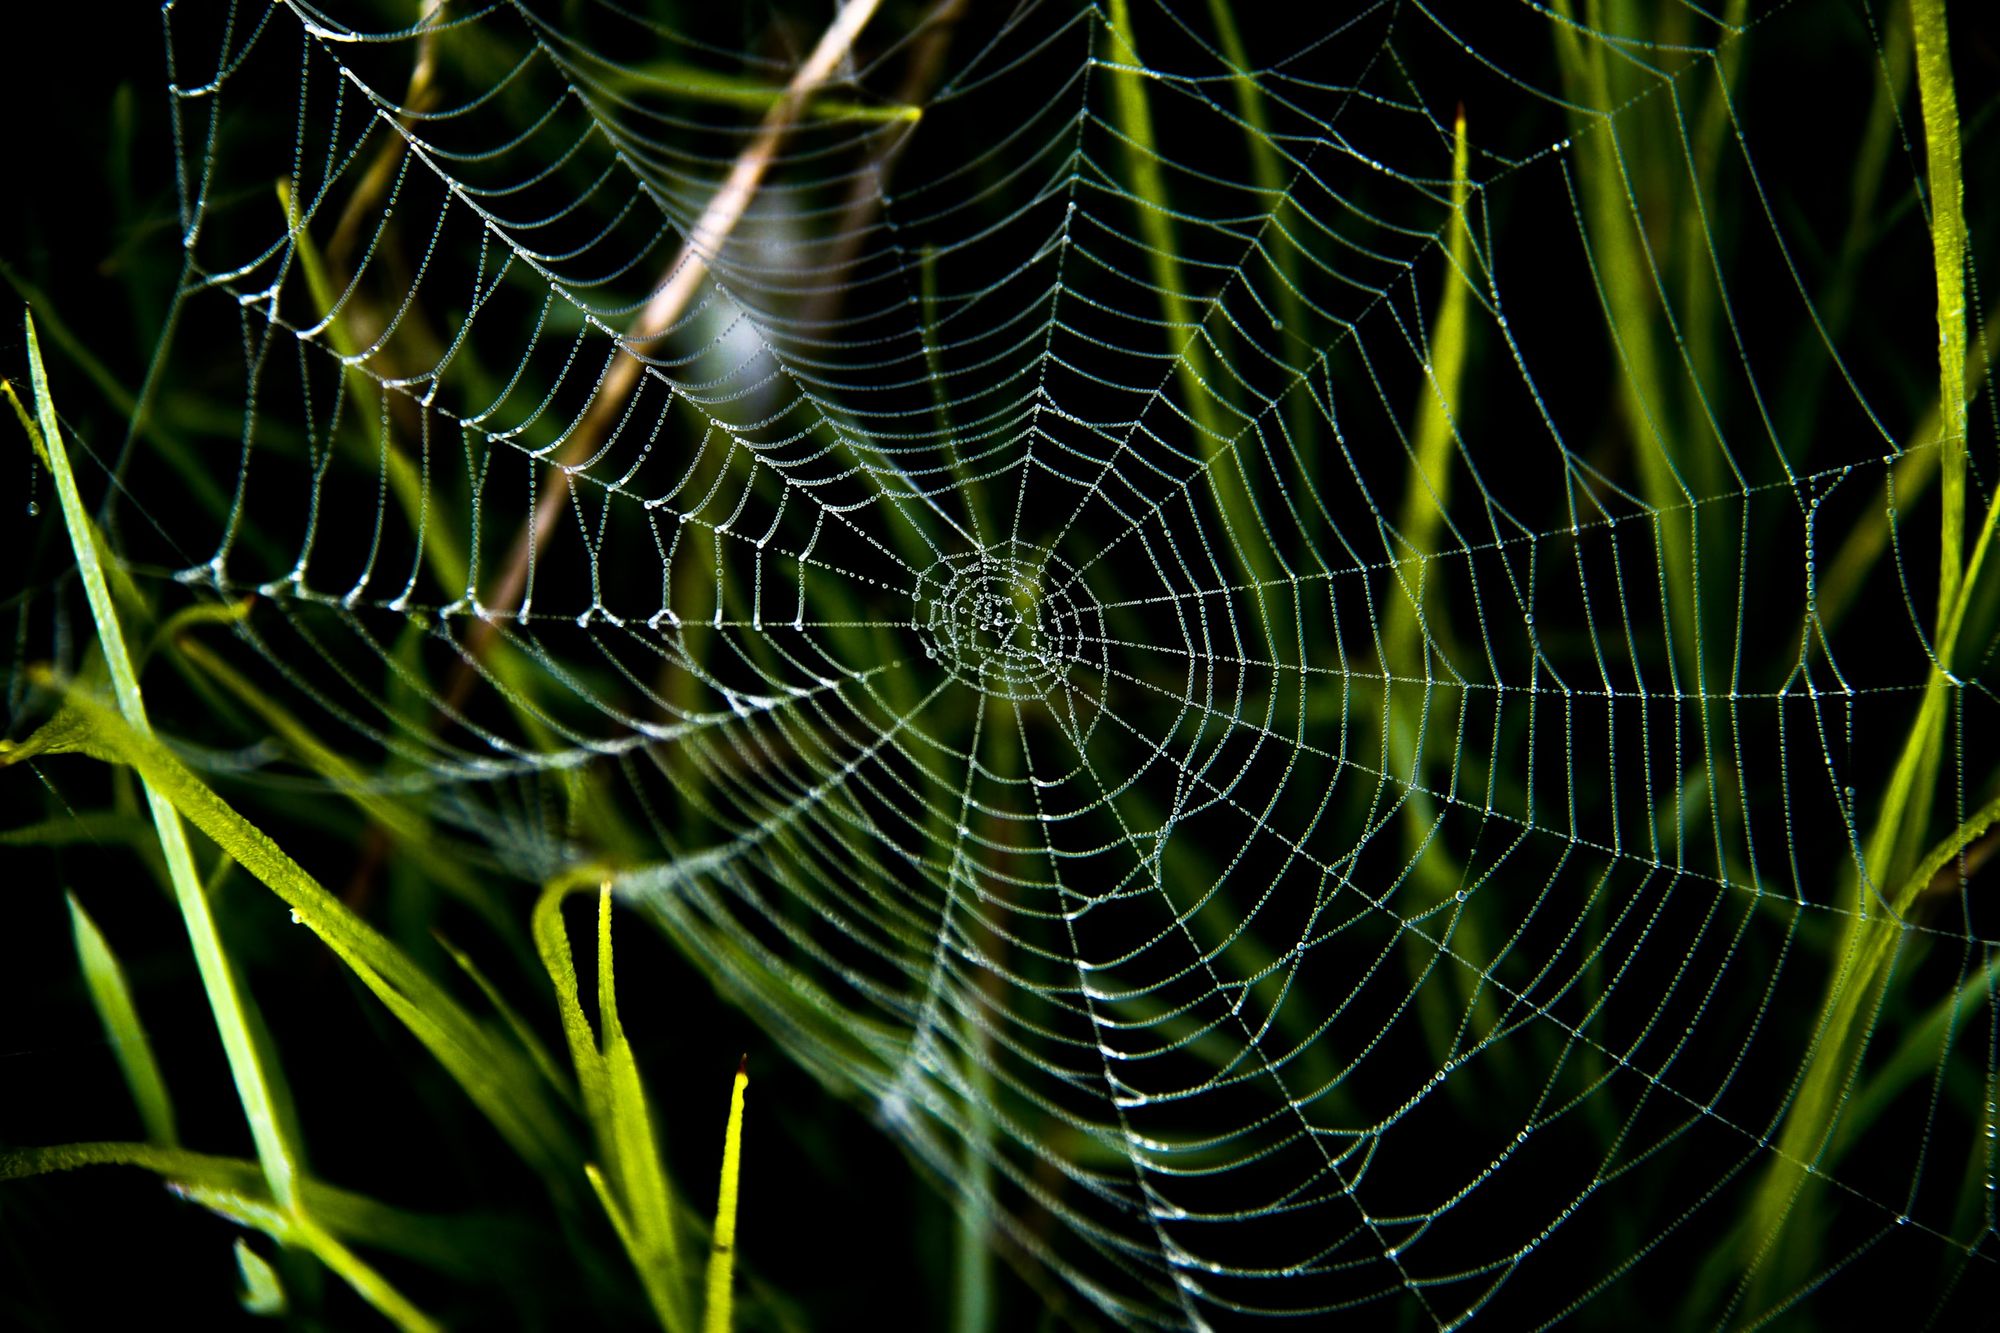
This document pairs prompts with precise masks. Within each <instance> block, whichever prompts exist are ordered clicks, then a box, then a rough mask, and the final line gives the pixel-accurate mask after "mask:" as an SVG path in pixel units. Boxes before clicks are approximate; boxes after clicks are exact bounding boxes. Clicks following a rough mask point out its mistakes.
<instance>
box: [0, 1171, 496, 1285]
mask: <svg viewBox="0 0 2000 1333" xmlns="http://www.w3.org/2000/svg"><path fill="white" fill-rule="evenodd" d="M94 1167H132V1168H136V1169H138V1170H142V1171H150V1172H152V1173H153V1174H155V1175H157V1176H159V1177H161V1178H162V1179H163V1180H166V1181H167V1182H169V1183H170V1184H174V1185H177V1186H179V1187H181V1188H182V1189H183V1190H186V1189H190V1188H198V1189H202V1190H206V1191H209V1192H210V1193H212V1194H213V1195H216V1196H218V1197H221V1196H227V1197H231V1198H236V1199H241V1200H243V1201H245V1202H246V1203H249V1204H254V1205H257V1206H259V1207H263V1208H266V1209H269V1208H271V1207H272V1204H271V1198H270V1194H269V1192H268V1189H267V1187H266V1185H265V1183H264V1178H263V1172H262V1170H261V1169H260V1168H259V1166H258V1165H257V1163H255V1162H252V1161H248V1160H246V1159H244V1158H241V1157H218V1156H213V1155H211V1154H208V1153H197V1152H189V1151H187V1150H186V1149H184V1148H166V1147H162V1146H160V1145H159V1144H154V1143H119V1142H97V1143H63V1144H55V1145H52V1146H49V1147H41V1148H14V1149H7V1150H4V1151H0V1182H4V1181H11V1180H26V1179H30V1178H33V1177H37V1176H47V1175H54V1174H58V1173H61V1172H67V1171H80V1170H88V1169H91V1168H94ZM299 1195H300V1197H301V1198H302V1199H303V1200H304V1201H305V1207H306V1210H307V1211H308V1212H309V1213H310V1214H311V1215H312V1216H313V1217H314V1218H315V1219H316V1220H317V1222H318V1224H319V1225H320V1226H321V1227H322V1228H324V1229H325V1230H327V1231H329V1232H331V1233H332V1234H334V1235H336V1236H338V1237H340V1238H341V1239H342V1240H344V1241H347V1242H351V1243H354V1244H358V1245H367V1246H369V1247H371V1248H373V1249H378V1250H381V1251H384V1252H385V1253H389V1254H394V1255H399V1256H401V1257H403V1258H405V1259H410V1260H413V1261H415V1262H416V1263H419V1264H423V1265H424V1266H426V1267H428V1268H432V1269H435V1270H437V1271H438V1272H441V1273H445V1274H449V1275H451V1276H455V1277H463V1278H468V1279H481V1280H484V1279H489V1278H490V1277H491V1276H492V1275H493V1273H494V1271H495V1269H496V1267H497V1266H498V1261H497V1260H496V1259H495V1251H496V1246H498V1247H500V1248H501V1249H504V1248H505V1247H506V1246H508V1245H510V1244H512V1243H513V1241H514V1239H515V1238H514V1237H512V1236H510V1235H507V1234H504V1233H503V1232H502V1231H500V1230H499V1229H496V1228H495V1227H494V1226H493V1225H492V1223H491V1221H490V1220H489V1219H486V1218H483V1217H479V1216H473V1215H462V1216H451V1215H439V1214H431V1213H416V1212H410V1211H408V1210H405V1209H402V1208H397V1207H395V1206H393V1205H390V1204H386V1203H383V1202H382V1201H380V1200H379V1199H375V1198H372V1197H370V1196H368V1195H366V1194H360V1193H356V1192H355V1191H353V1190H347V1189H342V1188H340V1187H339V1186H337V1185H329V1184H326V1183H325V1182H323V1181H320V1180H317V1179H314V1178H313V1177H311V1176H304V1175H302V1176H300V1177H299Z"/></svg>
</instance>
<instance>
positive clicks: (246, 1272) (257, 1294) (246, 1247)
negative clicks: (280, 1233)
mask: <svg viewBox="0 0 2000 1333" xmlns="http://www.w3.org/2000/svg"><path fill="white" fill-rule="evenodd" d="M236 1271H237V1273H239V1274H240V1275H241V1276H242V1278H243V1290H242V1291H241V1292H239V1293H237V1297H236V1299H237V1300H238V1302H240V1303H241V1304H242V1306H243V1308H244V1310H245V1311H246V1312H248V1313H250V1314H254V1315H261V1316H263V1317H264V1318H267V1319H269V1318H275V1317H277V1316H279V1315H282V1314H284V1313H285V1286H284V1284H283V1283H282V1282H280V1281H278V1270H277V1269H275V1268H273V1267H271V1265H270V1262H269V1261H268V1260H266V1259H265V1258H264V1256H263V1255H261V1254H259V1253H257V1251H255V1250H253V1249H251V1248H250V1242H249V1241H247V1240H245V1239H243V1237H241V1236H238V1237H237V1238H236Z"/></svg>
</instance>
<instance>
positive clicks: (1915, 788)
mask: <svg viewBox="0 0 2000 1333" xmlns="http://www.w3.org/2000/svg"><path fill="white" fill-rule="evenodd" d="M1910 14H1911V21H1912V23H1913V25H1914V28H1915V34H1916V48H1917V82H1918V88H1919V93H1920V96H1921V100H1922V103H1923V115H1924V137H1925V140H1926V149H1927V166H1928V170H1929V176H1930V194H1931V245H1932V256H1933V261H1934V267H1935V270H1936V280H1937V292H1938V306H1937V319H1938V383H1939V395H1938V406H1939V413H1938V427H1939V429H1938V446H1939V448H1938V472H1939V479H1940V490H1941V492H1942V495H1941V500H1942V503H1943V509H1944V515H1943V526H1942V531H1941V535H1940V553H1939V560H1940V565H1939V606H1938V631H1937V642H1936V646H1935V657H1934V662H1933V666H1932V669H1931V674H1930V680H1929V682H1928V683H1927V685H1926V688H1925V690H1924V695H1923V700H1922V703H1921V704H1920V705H1919V707H1918V711H1917V717H1916V720H1915V722H1914V723H1913V724H1912V726H1911V728H1910V732H1909V735H1908V737H1907V738H1906V739H1905V741H1904V745H1903V751H1902V754H1901V755H1900V756H1899V757H1898V760H1897V763H1896V766H1895V768H1894V769H1893V770H1892V773H1891V777H1890V780H1889V783H1888V785H1887V788H1886V789H1885V791H1884V794H1883V797H1882V804H1881V807H1880V809H1879V811H1878V812H1877V815H1876V820H1875V824H1874V827H1873V829H1872V831H1871V834H1870V836H1869V838H1868V841H1867V843H1866V845H1865V849H1864V857H1863V870H1864V871H1865V873H1866V875H1867V878H1868V882H1867V883H1862V884H1858V885H1857V886H1856V890H1855V896H1854V903H1855V915H1854V916H1852V917H1850V918H1849V924H1848V928H1847V931H1846V935H1845V939H1844V940H1843V941H1842V945H1841V947H1840V948H1839V949H1838V950H1837V952H1836V954H1835V956H1836V958H1837V959H1838V960H1839V961H1838V963H1837V964H1836V966H1835V969H1834V973H1833V976H1832V977H1831V978H1830V980H1829V982H1828V990H1827V997H1826V1000H1825V1002H1824V1007H1823V1009H1822V1019H1821V1023H1820V1029H1819V1035H1818V1038H1817V1040H1816V1041H1815V1044H1814V1047H1813V1050H1812V1052H1811V1054H1810V1055H1809V1056H1808V1060H1807V1065H1806V1068H1805V1070H1804V1071H1803V1073H1802V1074H1801V1077H1800V1082H1799V1091H1798V1094H1797V1096H1796V1097H1795V1098H1794V1100H1793V1102H1792V1105H1791V1107H1790V1109H1789V1111H1788V1112H1787V1114H1786V1116H1785V1123H1784V1128H1783V1131H1782V1133H1781V1135H1780V1137H1779V1143H1778V1148H1779V1152H1778V1157H1777V1159H1776V1160H1775V1161H1774V1162H1773V1164H1772V1167H1771V1169H1770V1171H1769V1173H1768V1174H1767V1175H1766V1177H1765V1179H1764V1183H1763V1185H1762V1187H1761V1188H1760V1190H1759V1192H1758V1194H1757V1196H1756V1199H1755V1201H1754V1203H1753V1207H1752V1213H1751V1219H1750V1229H1749V1231H1748V1232H1747V1234H1746V1240H1747V1242H1748V1245H1749V1247H1750V1248H1749V1251H1748V1253H1747V1254H1746V1256H1745V1257H1746V1259H1747V1261H1748V1265H1749V1267H1750V1269H1751V1270H1752V1272H1753V1273H1755V1272H1757V1270H1759V1269H1760V1268H1762V1267H1763V1265H1764V1263H1765V1260H1766V1256H1767V1255H1770V1254H1772V1253H1774V1252H1775V1253H1776V1254H1777V1256H1778V1263H1779V1264H1780V1265H1781V1266H1782V1265H1783V1264H1784V1263H1785V1259H1786V1255H1787V1250H1786V1249H1785V1247H1784V1246H1783V1244H1782V1242H1783V1239H1784V1233H1785V1231H1786V1229H1787V1227H1788V1226H1793V1229H1795V1230H1804V1229H1809V1228H1810V1223H1811V1210H1810V1209H1804V1210H1795V1205H1796V1204H1797V1202H1798V1200H1799V1198H1800V1197H1801V1195H1802V1193H1803V1192H1804V1191H1805V1189H1806V1186H1807V1178H1806V1170H1805V1164H1806V1163H1810V1162H1815V1161H1817V1160H1818V1159H1819V1157H1820V1155H1821V1154H1822V1153H1823V1152H1824V1151H1825V1150H1826V1147H1827V1145H1828V1144H1829V1142H1830V1141H1831V1139H1832V1137H1833V1135H1834V1133H1835V1131H1836V1129H1837V1127H1838V1123H1839V1116H1840V1113H1841V1110H1842V1108H1843V1106H1844V1105H1845V1102H1846V1090H1847V1089H1848V1087H1849V1086H1850V1084H1851V1083H1852V1080H1853V1079H1854V1078H1855V1077H1856V1075H1857V1073H1858V1067H1859V1062H1860V1060H1861V1058H1862V1056H1863V1055H1864V1054H1865V1053H1866V1046H1867V1035H1868V1028H1869V1026H1870V1025H1868V1024H1864V1023H1863V1016H1864V1013H1872V1012H1873V1010H1874V1008H1875V1007H1877V1006H1878V1005H1879V1004H1880V1001H1881V992H1882V988H1883V987H1885V986H1886V985H1887V984H1888V980H1889V978H1888V977H1887V976H1885V975H1884V969H1885V968H1887V967H1889V966H1890V963H1891V959H1892V958H1893V957H1894V956H1895V954H1896V952H1897V949H1898V947H1899V946H1900V944H1901V943H1902V934H1903V932H1902V930H1901V929H1900V923H1901V919H1902V917H1903V916H1904V914H1905V913H1907V912H1908V910H1909V909H1910V907H1911V905H1912V904H1913V903H1914V901H1915V899H1916V896H1917V895H1918V894H1919V893H1921V892H1923V890H1924V889H1925V888H1926V887H1927V886H1928V884H1929V882H1930V880H1931V878H1932V877H1933V876H1934V875H1935V874H1936V873H1937V872H1938V871H1939V870H1940V869H1942V868H1943V866H1944V865H1945V863H1946V862H1948V861H1949V860H1950V858H1951V857H1953V856H1956V855H1957V854H1958V850H1959V848H1961V847H1963V846H1964V845H1965V843H1966V842H1969V841H1970V840H1971V839H1972V838H1973V837H1976V836H1977V832H1970V833H1968V832H1967V830H1968V829H1972V828H1973V827H1974V825H1977V826H1978V828H1979V829H1981V830H1983V829H1984V828H1985V827H1986V824H1990V823H1991V822H1992V818H1993V815H1992V813H1991V812H1992V809H1993V807H1990V806H1989V807H1988V808H1987V810H1984V811H1981V812H1980V814H1979V815H1978V816H1975V818H1974V819H1973V820H1972V821H1968V823H1967V824H1965V825H1963V826H1961V828H1960V830H1959V834H1955V835H1954V839H1956V838H1958V837H1959V835H1963V841H1956V842H1954V839H1947V840H1946V843H1945V844H1943V845H1942V846H1941V847H1940V848H1939V849H1937V850H1934V851H1933V852H1932V853H1931V855H1930V856H1928V857H1925V858H1923V859H1922V860H1921V861H1919V860H1918V859H1917V849H1918V848H1919V847H1921V846H1922V845H1923V841H1922V840H1923V838H1924V836H1925V833H1926V831H1927V829H1928V827H1929V824H1930V817H1931V806H1932V801H1933V798H1934V794H1935V790H1936V786H1937V775H1938V770H1939V767H1940V765H1941V763H1942V760H1943V753H1944V746H1943V743H1942V742H1943V738H1944V727H1945V722H1946V718H1947V715H1948V713H1949V711H1950V705H1951V700H1952V693H1951V689H1950V685H1949V681H1948V678H1947V674H1946V673H1947V671H1948V670H1949V663H1950V661H1951V656H1952V649H1953V647H1954V643H1955V639H1956V636H1957V632H1958V627H1959V625H1960V624H1961V623H1962V621H1963V616H1964V608H1965V605H1966V602H1967V600H1968V598H1967V596H1966V593H1967V591H1968V590H1969V588H1970V586H1971V584H1972V583H1973V581H1974V580H1976V578H1977V575H1978V567H1979V564H1980V562H1981V561H1982V559H1983V558H1984V555H1985V552H1986V549H1987V545H1988V543H1989V541H1990V540H1991V533H1992V530H1993V517H1994V514H1995V513H1996V512H2000V504H1996V505H1995V506H1994V507H1993V508H1992V509H1991V510H1989V513H1988V518H1987V523H1986V524H1985V526H1984V527H1983V528H1982V531H1981V534H1980V539H1979V543H1978V545H1977V546H1976V547H1975V549H1974V553H1973V557H1972V562H1971V565H1970V566H1969V577H1968V566H1967V565H1965V564H1964V563H1963V562H1964V509H1965V448H1966V410H1965V404H1966V399H1967V391H1966V379H1965V377H1966V345H1965V343H1966V317H1965V213H1964V189H1963V184H1962V181H1961V178H1960V174H1959V125H1958V104H1957V99H1956V95H1955V92H1954V88H1953V83H1952V74H1951V60H1950V51H1949V48H1948V45H1947V43H1946V39H1945V21H1944V5H1943V0H1912V2H1911V9H1910ZM1982 819H1983V820H1985V821H1986V822H1985V823H1980V822H1979V821H1980V820H1982ZM1906 867H1909V869H1906ZM1878 895H1879V902H1880V905H1881V906H1883V907H1886V909H1887V911H1886V913H1885V912H1881V911H1877V910H1876V907H1877V901H1876V900H1877V898H1878ZM1800 1217H1803V1218H1804V1222H1803V1223H1800V1224H1798V1225H1794V1224H1795V1223H1796V1222H1797V1221H1798V1219H1799V1218H1800ZM1803 1244H1804V1241H1799V1242H1798V1245H1800V1246H1802V1245H1803ZM1794 1248H1796V1246H1795V1247H1794ZM1787 1276H1788V1270H1781V1271H1779V1272H1776V1273H1772V1274H1767V1275H1765V1276H1763V1277H1762V1278H1761V1279H1760V1282H1759V1287H1760V1290H1762V1289H1768V1288H1771V1287H1773V1286H1782V1285H1783V1284H1784V1283H1785V1282H1786V1280H1787Z"/></svg>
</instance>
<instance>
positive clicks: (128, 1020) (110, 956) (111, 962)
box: [63, 893, 179, 1148]
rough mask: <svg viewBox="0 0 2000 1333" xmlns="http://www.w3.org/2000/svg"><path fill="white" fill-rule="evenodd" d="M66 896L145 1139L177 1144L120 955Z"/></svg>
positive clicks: (96, 1003)
mask: <svg viewBox="0 0 2000 1333" xmlns="http://www.w3.org/2000/svg"><path fill="white" fill-rule="evenodd" d="M63 896H64V898H66V899H67V900H68V902H69V919H70V927H71V930H72V932H73V933H74V934H75V936H76V956H77V961H78V962H79V963H80V964H81V965H82V967H83V979H84V984H85V985H86V986H87V987H88V988H89V990H90V1002H91V1004H92V1006H93V1007H95V1008H96V1010H97V1017H98V1020H99V1021H100V1022H102V1023H103V1024H104V1035H105V1037H106V1038H107V1039H108V1040H109V1041H110V1042H111V1053H112V1054H113V1055H115V1056H116V1057H117V1058H118V1067H119V1068H120V1069H121V1070H123V1071H124V1073H125V1086H126V1087H127V1088H128V1089H130V1091H131V1093H132V1101H133V1103H134V1104H135V1105H137V1107H138V1108H139V1121H140V1123H141V1124H143V1125H144V1126H145V1127H146V1137H147V1138H148V1139H149V1140H151V1141H152V1142H154V1143H157V1144H159V1145H161V1146H162V1147H166V1148H171V1147H174V1146H175V1145H176V1144H177V1143H178V1142H179V1137H178V1135H177V1134H176V1132H175V1129H174V1103H173V1099H172V1098H171V1097H169V1096H168V1095H167V1083H166V1080H165V1079H164V1078H162V1077H161V1076H160V1066H159V1063H158V1062H157V1061H156V1060H155V1059H154V1058H153V1043H152V1042H151V1041H150V1040H148V1039H147V1036H146V1028H145V1025H144V1024H142V1023H141V1022H140V1021H139V1009H138V1006H136V1005H135V1004H133V1003H132V989H131V987H130V986H129V985H127V984H126V981H125V969H124V968H123V967H122V966H120V965H119V962H118V956H117V955H116V954H114V953H112V952H111V946H110V945H109V944H108V943H106V942H105V939H104V934H103V932H102V931H100V930H99V929H98V928H97V923H96V922H95V921H93V920H91V919H90V913H88V912H86V911H84V910H83V904H82V903H80V902H78V901H77V897H76V895H75V894H74V893H66V894H64V895H63Z"/></svg>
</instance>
